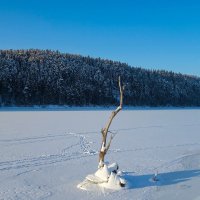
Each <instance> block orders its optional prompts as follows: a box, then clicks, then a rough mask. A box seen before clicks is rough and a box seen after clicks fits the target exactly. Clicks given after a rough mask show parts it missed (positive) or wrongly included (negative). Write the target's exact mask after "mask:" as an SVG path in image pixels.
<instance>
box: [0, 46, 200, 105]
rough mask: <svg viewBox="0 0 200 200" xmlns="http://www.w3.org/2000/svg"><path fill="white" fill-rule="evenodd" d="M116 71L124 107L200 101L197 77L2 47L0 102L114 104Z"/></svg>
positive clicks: (86, 58) (0, 57)
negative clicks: (119, 78) (119, 80)
mask: <svg viewBox="0 0 200 200" xmlns="http://www.w3.org/2000/svg"><path fill="white" fill-rule="evenodd" d="M119 75H120V76H121V78H122V81H123V83H124V84H125V86H126V88H125V94H124V104H126V105H133V106H135V105H137V106H143V105H145V106H199V105H200V78H198V77H195V76H188V75H181V74H177V73H173V72H167V71H162V70H160V71H156V70H146V69H142V68H135V67H131V66H128V65H127V64H124V63H120V62H114V61H111V60H103V59H100V58H95V59H94V58H90V57H83V56H80V55H71V54H63V53H60V52H58V51H50V50H35V49H30V50H0V105H1V106H5V105H78V106H82V105H115V104H116V103H117V102H118V100H119V99H118V98H119V91H118V82H117V81H118V76H119Z"/></svg>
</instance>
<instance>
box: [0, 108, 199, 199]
mask: <svg viewBox="0 0 200 200" xmlns="http://www.w3.org/2000/svg"><path fill="white" fill-rule="evenodd" d="M109 115H110V111H109V110H104V111H101V110H96V111H91V110H90V111H86V110H84V111H83V110H82V111H37V112H36V111H23V112H20V111H14V112H0V200H19V199H20V200H31V199H34V200H43V199H48V200H57V199H59V200H66V199H81V200H100V199H108V200H113V199H115V200H121V199H123V200H129V199H137V200H146V199H148V200H155V199H162V200H169V199H170V200H177V199H181V200H188V199H189V200H200V190H199V185H200V134H199V130H200V110H198V109H191V110H190V109H187V110H184V109H177V110H173V109H170V110H150V109H148V110H145V109H143V110H139V109H138V110H124V111H123V112H121V113H120V117H116V119H115V120H114V121H113V123H112V126H111V127H110V129H111V131H117V132H118V134H117V135H116V137H115V138H114V140H113V142H112V144H111V147H110V150H109V151H108V153H107V155H106V160H108V161H110V163H111V164H109V163H107V162H105V163H103V164H104V165H103V168H99V169H98V167H97V166H98V152H99V150H100V146H101V128H102V127H103V125H104V123H105V121H106V120H107V119H108V116H109ZM113 129H114V130H113ZM115 161H117V164H116V163H113V162H115ZM117 166H119V168H118V167H117ZM119 170H120V171H119ZM82 180H84V182H81V181H82ZM79 184H82V185H79ZM77 185H79V186H80V187H82V188H81V189H85V190H87V191H84V190H80V189H78V188H77ZM80 187H79V188H80Z"/></svg>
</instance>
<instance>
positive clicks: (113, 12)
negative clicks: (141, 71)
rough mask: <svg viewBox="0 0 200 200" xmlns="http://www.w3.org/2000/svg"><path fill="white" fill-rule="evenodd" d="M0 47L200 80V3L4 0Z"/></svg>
mask: <svg viewBox="0 0 200 200" xmlns="http://www.w3.org/2000/svg"><path fill="white" fill-rule="evenodd" d="M0 27H1V28H0V49H28V48H39V49H52V50H59V51H61V52H67V53H75V54H81V55H90V56H92V57H101V58H108V59H112V60H118V61H121V62H126V63H128V64H130V65H132V66H138V67H144V68H150V69H166V70H172V71H175V72H181V73H188V74H193V75H198V76H200V1H197V0H196V1H194V0H187V1H186V0H179V1H177V0H157V1H156V0H121V1H119V0H71V1H68V0H65V1H64V0H63V1H62V0H55V1H53V0H0Z"/></svg>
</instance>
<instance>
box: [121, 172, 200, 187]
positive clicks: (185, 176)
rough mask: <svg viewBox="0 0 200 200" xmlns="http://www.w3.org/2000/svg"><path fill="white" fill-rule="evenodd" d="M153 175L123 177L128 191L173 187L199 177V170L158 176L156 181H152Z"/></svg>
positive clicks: (126, 175) (128, 174) (129, 173)
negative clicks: (151, 187)
mask: <svg viewBox="0 0 200 200" xmlns="http://www.w3.org/2000/svg"><path fill="white" fill-rule="evenodd" d="M153 176H154V174H146V175H137V176H135V175H134V173H133V172H125V173H124V175H123V177H124V178H125V179H126V180H127V182H128V187H129V189H134V188H145V187H150V186H165V185H173V184H177V183H181V182H185V181H188V180H190V179H191V178H193V177H198V176H199V177H200V170H186V171H176V172H167V173H160V174H158V176H157V177H158V181H153V180H152V178H153Z"/></svg>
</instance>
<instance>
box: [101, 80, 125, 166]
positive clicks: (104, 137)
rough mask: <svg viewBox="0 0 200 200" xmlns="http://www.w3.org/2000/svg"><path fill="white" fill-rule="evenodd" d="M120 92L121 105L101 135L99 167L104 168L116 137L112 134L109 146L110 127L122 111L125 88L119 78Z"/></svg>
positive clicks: (113, 112) (112, 114)
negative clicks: (107, 154)
mask: <svg viewBox="0 0 200 200" xmlns="http://www.w3.org/2000/svg"><path fill="white" fill-rule="evenodd" d="M119 91H120V105H119V106H118V107H117V108H116V110H114V111H112V113H111V116H110V118H109V120H108V122H107V124H106V126H105V127H104V128H103V129H102V130H101V133H102V144H101V149H100V152H99V167H102V166H103V163H104V157H105V155H106V153H107V151H108V149H109V148H110V144H111V142H112V139H113V137H114V136H113V135H112V134H111V137H110V140H109V142H108V144H107V135H108V132H109V128H110V125H111V123H112V120H113V119H114V117H115V116H116V115H117V113H118V112H119V111H120V110H122V105H123V91H124V87H122V85H121V79H120V77H119Z"/></svg>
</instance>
